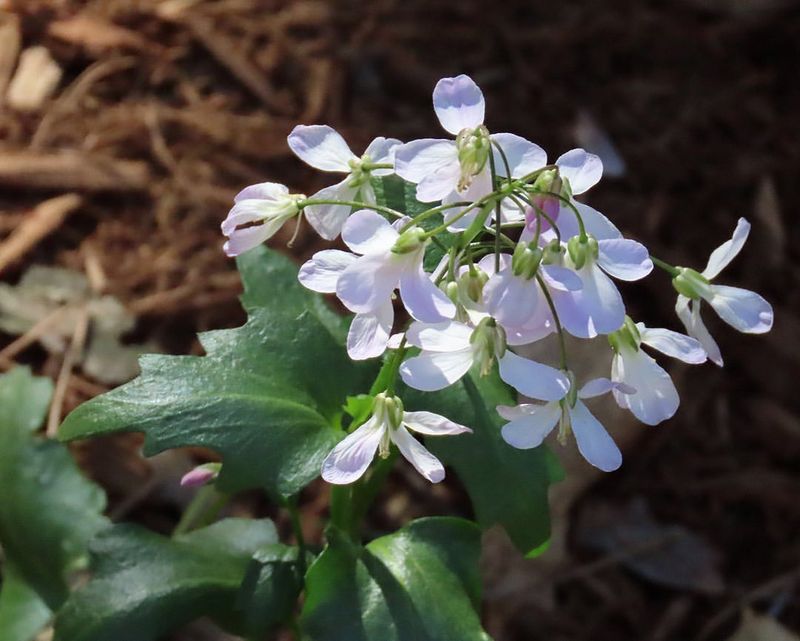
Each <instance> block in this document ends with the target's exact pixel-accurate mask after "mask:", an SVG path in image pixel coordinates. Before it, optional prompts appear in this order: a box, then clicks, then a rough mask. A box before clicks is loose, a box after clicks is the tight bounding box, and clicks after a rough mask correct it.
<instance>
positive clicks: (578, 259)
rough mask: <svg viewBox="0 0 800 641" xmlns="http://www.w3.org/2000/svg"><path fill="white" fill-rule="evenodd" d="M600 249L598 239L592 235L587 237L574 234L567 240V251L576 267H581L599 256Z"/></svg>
mask: <svg viewBox="0 0 800 641" xmlns="http://www.w3.org/2000/svg"><path fill="white" fill-rule="evenodd" d="M598 251H599V248H598V245H597V240H596V239H595V238H594V237H592V236H588V237H586V238H581V237H580V236H573V237H572V238H570V239H569V241H568V242H567V253H568V254H569V257H570V259H571V260H572V263H573V264H574V265H575V269H580V268H581V267H583V266H584V265H585V264H586V262H587V261H589V260H594V259H595V258H597V254H598Z"/></svg>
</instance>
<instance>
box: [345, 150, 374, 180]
mask: <svg viewBox="0 0 800 641" xmlns="http://www.w3.org/2000/svg"><path fill="white" fill-rule="evenodd" d="M369 162H370V157H369V156H367V155H366V154H364V155H363V156H361V158H357V159H353V160H349V161H348V163H347V164H348V165H349V166H350V178H349V179H348V181H347V186H348V187H353V188H358V187H361V186H362V185H364V184H365V183H366V182H367V181H368V180H369V175H370V174H369V169H368V168H367V163H369Z"/></svg>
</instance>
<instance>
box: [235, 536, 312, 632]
mask: <svg viewBox="0 0 800 641" xmlns="http://www.w3.org/2000/svg"><path fill="white" fill-rule="evenodd" d="M299 555H300V551H299V550H298V548H297V547H290V546H287V545H282V544H279V543H278V544H275V545H270V546H267V547H266V548H263V549H261V550H259V551H258V552H256V554H255V555H254V557H253V559H252V560H251V561H250V565H249V566H248V568H247V573H246V575H245V578H244V581H243V583H242V589H241V590H240V592H239V599H238V601H237V606H238V608H239V609H240V610H241V611H242V613H243V618H244V622H243V631H244V634H245V636H247V637H248V638H255V639H260V638H263V637H264V636H265V634H266V633H267V632H268V631H269V630H270V629H272V628H274V627H275V626H276V625H277V624H279V623H281V622H284V621H287V620H288V619H289V618H290V617H291V615H292V613H293V612H294V607H295V604H296V603H297V596H298V595H299V594H300V591H301V590H302V589H303V574H302V571H301V567H305V564H304V563H302V564H301V563H300V558H299Z"/></svg>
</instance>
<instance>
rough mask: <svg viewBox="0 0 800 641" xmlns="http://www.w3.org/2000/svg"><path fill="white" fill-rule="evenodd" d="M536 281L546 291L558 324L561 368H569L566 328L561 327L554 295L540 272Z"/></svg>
mask: <svg viewBox="0 0 800 641" xmlns="http://www.w3.org/2000/svg"><path fill="white" fill-rule="evenodd" d="M536 281H537V282H538V283H539V287H541V289H542V292H543V293H544V297H545V299H546V300H547V305H548V307H550V313H551V314H552V315H553V322H554V323H555V324H556V331H557V332H558V343H559V348H560V350H561V369H563V370H566V369H567V341H566V339H565V337H564V328H563V327H561V319H560V318H559V317H558V312H557V311H556V306H555V303H553V297H552V296H551V295H550V290H549V289H548V288H547V284H546V283H545V282H544V280H542V277H541V276H540V275H539V274H536Z"/></svg>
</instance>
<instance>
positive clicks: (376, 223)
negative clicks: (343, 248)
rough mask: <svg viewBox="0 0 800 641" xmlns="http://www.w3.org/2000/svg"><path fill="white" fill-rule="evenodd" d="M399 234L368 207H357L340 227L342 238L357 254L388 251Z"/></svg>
mask: <svg viewBox="0 0 800 641" xmlns="http://www.w3.org/2000/svg"><path fill="white" fill-rule="evenodd" d="M398 236H399V234H398V233H397V230H396V229H395V228H394V227H392V226H391V224H390V223H389V221H388V220H386V219H385V218H384V217H383V216H381V215H380V214H379V213H377V212H375V211H372V210H370V209H359V210H358V211H357V212H355V213H354V214H353V215H352V216H350V217H349V218H348V219H347V221H346V222H345V223H344V226H343V227H342V240H343V241H344V244H345V245H347V246H348V247H349V248H350V249H351V250H352V251H354V252H356V253H357V254H373V253H377V252H388V251H389V250H390V249H391V248H392V246H393V245H394V244H395V242H396V241H397V238H398Z"/></svg>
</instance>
